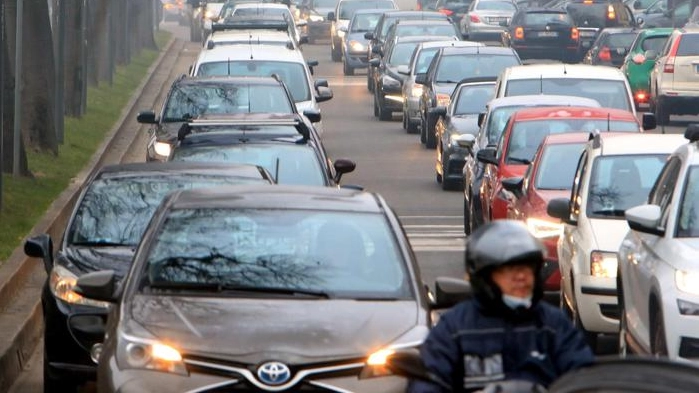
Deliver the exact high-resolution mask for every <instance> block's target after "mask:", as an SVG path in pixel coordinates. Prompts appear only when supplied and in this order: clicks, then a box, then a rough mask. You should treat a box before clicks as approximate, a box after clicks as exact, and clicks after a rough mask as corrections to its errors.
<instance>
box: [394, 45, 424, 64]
mask: <svg viewBox="0 0 699 393" xmlns="http://www.w3.org/2000/svg"><path fill="white" fill-rule="evenodd" d="M417 44H419V42H398V43H396V44H395V45H394V46H393V49H392V50H391V58H390V59H388V64H390V65H391V66H393V67H398V66H399V65H408V64H410V55H412V54H413V51H414V50H415V47H416V46H417Z"/></svg>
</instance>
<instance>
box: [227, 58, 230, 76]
mask: <svg viewBox="0 0 699 393" xmlns="http://www.w3.org/2000/svg"><path fill="white" fill-rule="evenodd" d="M226 65H227V66H228V76H230V75H231V58H230V57H229V58H228V63H227V64H226Z"/></svg>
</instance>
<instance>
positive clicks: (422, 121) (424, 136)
mask: <svg viewBox="0 0 699 393" xmlns="http://www.w3.org/2000/svg"><path fill="white" fill-rule="evenodd" d="M425 121H426V120H425V117H424V116H420V143H422V144H423V145H424V144H425V143H427V133H426V131H425V130H427V125H426V124H425Z"/></svg>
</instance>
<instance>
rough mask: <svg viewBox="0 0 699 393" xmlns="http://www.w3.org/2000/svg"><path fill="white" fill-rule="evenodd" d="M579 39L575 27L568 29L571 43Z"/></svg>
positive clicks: (578, 33)
mask: <svg viewBox="0 0 699 393" xmlns="http://www.w3.org/2000/svg"><path fill="white" fill-rule="evenodd" d="M579 38H580V32H579V31H578V28H577V27H573V28H572V29H570V39H571V40H573V41H577V40H578V39H579Z"/></svg>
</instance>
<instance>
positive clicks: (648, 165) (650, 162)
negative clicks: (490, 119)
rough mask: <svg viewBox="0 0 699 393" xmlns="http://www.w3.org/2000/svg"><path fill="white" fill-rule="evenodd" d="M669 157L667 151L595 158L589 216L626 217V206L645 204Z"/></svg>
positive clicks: (589, 195)
mask: <svg viewBox="0 0 699 393" xmlns="http://www.w3.org/2000/svg"><path fill="white" fill-rule="evenodd" d="M666 158H667V155H666V154H639V155H620V156H614V155H610V156H600V157H598V158H597V159H595V161H594V163H593V165H592V173H591V175H590V186H589V192H588V196H587V209H586V211H587V216H588V217H590V218H623V217H624V212H625V211H626V209H628V208H630V207H633V206H636V205H640V204H643V203H646V200H647V199H648V193H649V192H650V189H651V188H652V187H653V183H655V179H656V178H657V177H658V174H659V173H660V170H661V169H662V168H663V165H664V164H665V160H666Z"/></svg>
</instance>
